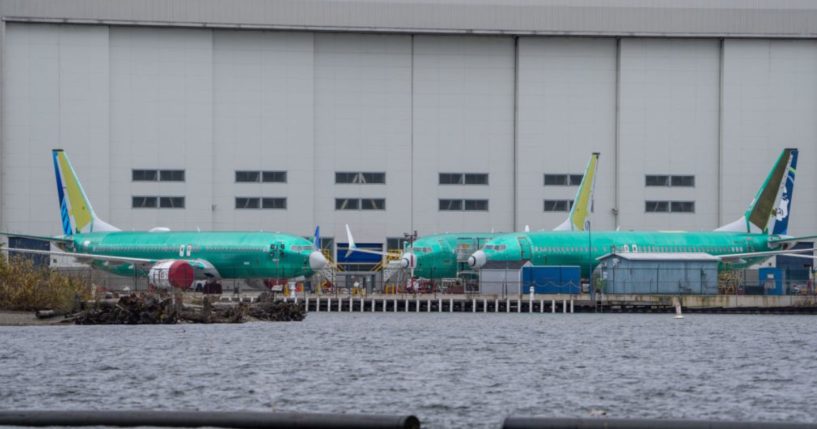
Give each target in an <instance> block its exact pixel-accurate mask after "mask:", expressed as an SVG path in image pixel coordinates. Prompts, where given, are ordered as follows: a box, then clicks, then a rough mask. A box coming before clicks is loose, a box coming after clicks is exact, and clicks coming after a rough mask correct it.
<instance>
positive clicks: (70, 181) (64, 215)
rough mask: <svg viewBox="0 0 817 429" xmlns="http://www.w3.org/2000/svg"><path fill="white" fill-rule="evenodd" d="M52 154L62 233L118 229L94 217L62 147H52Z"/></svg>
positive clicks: (70, 233)
mask: <svg viewBox="0 0 817 429" xmlns="http://www.w3.org/2000/svg"><path fill="white" fill-rule="evenodd" d="M52 155H53V159H54V174H55V176H56V179H57V197H58V198H59V205H60V218H61V220H62V232H63V234H64V235H66V236H67V235H72V234H77V233H85V232H94V231H118V229H117V228H115V227H113V226H111V225H109V224H107V223H105V222H103V221H102V220H100V219H99V218H98V217H96V214H95V213H94V209H93V207H91V203H90V202H89V201H88V197H87V196H86V195H85V191H84V190H83V189H82V185H81V184H80V183H79V178H78V177H77V174H76V172H75V171H74V168H73V167H72V166H71V161H69V160H68V155H66V154H65V152H64V151H63V150H62V149H54V150H53V151H52Z"/></svg>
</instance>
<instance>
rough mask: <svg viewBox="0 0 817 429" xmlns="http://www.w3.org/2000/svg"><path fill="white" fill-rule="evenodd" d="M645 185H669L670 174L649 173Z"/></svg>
mask: <svg viewBox="0 0 817 429" xmlns="http://www.w3.org/2000/svg"><path fill="white" fill-rule="evenodd" d="M644 185H645V186H669V176H659V175H655V174H648V175H647V176H646V178H645V183H644Z"/></svg>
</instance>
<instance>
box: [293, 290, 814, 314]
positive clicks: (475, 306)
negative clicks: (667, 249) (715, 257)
mask: <svg viewBox="0 0 817 429" xmlns="http://www.w3.org/2000/svg"><path fill="white" fill-rule="evenodd" d="M282 299H286V300H290V301H291V300H293V299H296V300H298V301H302V302H303V303H304V304H305V305H306V309H307V311H309V312H332V313H334V312H343V313H348V312H367V313H371V312H376V313H384V312H385V313H406V312H411V313H561V314H570V313H670V312H674V311H675V305H674V299H678V300H679V302H680V304H681V307H682V309H683V311H684V312H686V313H743V314H753V313H766V314H817V296H794V295H791V296H788V295H787V296H754V295H709V296H703V295H681V296H677V295H672V296H670V295H604V296H597V297H596V299H595V300H594V299H591V297H590V295H588V294H579V295H523V296H505V297H501V296H478V295H474V296H468V295H436V296H434V295H430V294H418V295H405V294H402V295H381V294H378V295H368V296H362V295H352V296H349V295H311V294H307V295H303V294H301V295H299V296H298V297H294V298H293V297H287V298H282Z"/></svg>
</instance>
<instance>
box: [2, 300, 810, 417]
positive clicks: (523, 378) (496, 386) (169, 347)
mask: <svg viewBox="0 0 817 429" xmlns="http://www.w3.org/2000/svg"><path fill="white" fill-rule="evenodd" d="M0 344H2V345H3V347H2V350H0V408H4V409H72V408H96V409H125V408H142V409H145V408H148V409H188V410H257V411H303V412H330V413H397V414H404V413H407V412H410V413H414V414H416V415H418V416H419V417H420V418H421V420H422V421H423V422H424V424H425V427H494V428H495V427H499V425H500V423H501V421H502V419H503V418H504V417H505V416H507V415H510V414H527V415H545V416H575V417H599V416H610V417H645V418H693V419H721V420H723V419H738V420H780V421H802V422H817V410H816V409H815V408H814V407H812V406H811V403H810V402H811V398H814V397H815V396H817V383H814V377H813V374H814V373H815V371H817V361H816V360H815V359H813V356H812V352H813V351H814V350H817V324H815V323H814V319H813V318H812V317H808V316H785V317H781V316H757V315H753V316H743V315H741V316H737V315H688V316H687V317H686V319H684V320H683V321H677V320H674V319H672V317H671V315H664V314H637V315H627V314H622V315H589V314H576V315H559V314H556V315H548V314H544V315H524V314H522V315H519V314H507V315H490V314H489V315H484V314H475V315H472V314H411V313H408V314H399V313H398V314H388V315H382V314H353V315H349V314H343V315H339V314H326V313H319V314H315V313H313V314H310V315H309V317H308V318H307V319H306V321H304V322H303V323H280V324H279V323H250V324H244V325H218V326H216V325H211V326H201V325H186V326H166V325H161V326H59V327H0Z"/></svg>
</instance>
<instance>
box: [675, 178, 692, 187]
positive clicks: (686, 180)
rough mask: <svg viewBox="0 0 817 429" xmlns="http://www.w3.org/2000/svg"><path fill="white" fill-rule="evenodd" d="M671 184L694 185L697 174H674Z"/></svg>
mask: <svg viewBox="0 0 817 429" xmlns="http://www.w3.org/2000/svg"><path fill="white" fill-rule="evenodd" d="M670 186H683V187H690V188H691V187H694V186H695V176H672V178H671V179H670Z"/></svg>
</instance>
